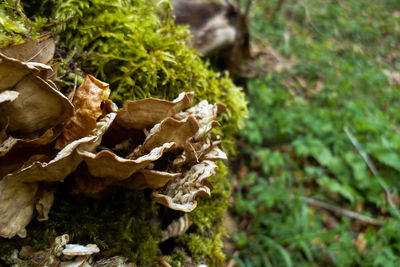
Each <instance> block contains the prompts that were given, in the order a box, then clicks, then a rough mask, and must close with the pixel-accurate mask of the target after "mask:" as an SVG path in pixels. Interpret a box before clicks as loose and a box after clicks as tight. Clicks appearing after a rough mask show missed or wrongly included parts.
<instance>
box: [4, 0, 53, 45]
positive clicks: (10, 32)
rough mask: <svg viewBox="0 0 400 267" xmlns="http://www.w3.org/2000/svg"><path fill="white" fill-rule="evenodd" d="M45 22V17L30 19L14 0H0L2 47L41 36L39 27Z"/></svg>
mask: <svg viewBox="0 0 400 267" xmlns="http://www.w3.org/2000/svg"><path fill="white" fill-rule="evenodd" d="M16 7H17V9H16ZM45 22H46V19H44V18H37V19H36V20H35V21H31V20H29V19H28V18H27V17H26V16H25V14H24V13H23V12H22V8H21V6H20V5H16V4H15V1H14V0H4V1H0V48H2V47H6V46H9V45H13V44H17V43H22V42H23V41H24V40H25V39H27V38H35V37H37V36H39V33H38V29H39V28H40V27H41V26H42V25H43V24H44V23H45Z"/></svg>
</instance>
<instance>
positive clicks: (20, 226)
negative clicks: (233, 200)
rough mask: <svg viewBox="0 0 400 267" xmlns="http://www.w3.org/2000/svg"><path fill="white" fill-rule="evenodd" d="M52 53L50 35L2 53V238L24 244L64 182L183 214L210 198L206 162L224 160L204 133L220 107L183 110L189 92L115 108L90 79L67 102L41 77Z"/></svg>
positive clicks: (215, 140) (104, 88)
mask: <svg viewBox="0 0 400 267" xmlns="http://www.w3.org/2000/svg"><path fill="white" fill-rule="evenodd" d="M27 51H29V52H30V54H29V53H28V52H27ZM53 54H54V40H53V39H52V38H51V37H49V36H44V37H42V38H39V39H37V40H30V41H28V42H26V43H24V44H21V45H17V46H11V47H9V48H6V49H1V50H0V214H1V215H2V216H0V236H1V237H5V238H12V237H13V236H15V235H18V236H20V237H25V236H26V230H25V227H26V225H27V224H28V223H29V222H30V221H31V220H32V218H33V217H34V214H35V210H36V213H37V215H38V216H37V219H38V220H39V221H43V220H47V219H48V214H49V211H50V209H51V206H52V204H53V200H54V191H55V188H56V187H55V186H54V184H55V183H57V182H62V181H64V179H65V178H66V177H67V176H68V175H70V174H72V177H73V179H74V185H73V188H72V191H71V192H72V193H77V194H85V195H88V196H90V197H98V196H101V194H102V193H103V191H105V189H107V188H109V187H111V186H124V187H127V188H134V189H143V188H150V189H152V190H153V193H152V198H153V199H154V200H155V201H157V202H158V203H160V204H163V205H165V206H167V207H169V208H171V209H175V210H180V211H185V212H189V211H192V210H193V209H194V208H195V207H196V200H195V198H196V196H197V195H205V196H209V195H210V192H211V189H212V185H211V184H210V183H209V182H208V181H207V179H208V178H209V177H210V176H212V175H213V174H214V172H215V168H216V165H215V163H213V161H215V160H219V159H226V155H225V153H224V152H223V151H222V150H221V148H220V144H221V141H220V140H219V137H218V136H217V135H216V134H214V133H213V132H212V131H211V130H212V128H214V127H216V126H218V125H219V123H218V122H217V121H216V117H217V114H218V113H219V112H222V111H224V110H225V107H224V106H223V105H222V104H215V105H212V104H209V103H208V102H207V101H202V102H200V103H199V104H197V105H195V106H193V107H191V108H189V107H190V106H191V105H192V102H193V98H194V94H193V93H192V92H189V93H181V94H180V95H179V96H178V98H176V99H175V100H173V101H167V100H160V99H153V98H150V99H142V100H136V101H126V102H125V103H124V104H123V108H121V109H119V110H118V108H117V107H116V105H115V104H114V103H112V101H110V100H108V96H109V94H110V89H109V87H108V84H106V83H104V82H101V81H99V80H97V79H96V78H94V77H93V76H90V75H88V76H87V77H86V79H85V81H84V82H83V84H82V85H81V86H80V87H79V88H78V89H77V90H76V92H75V93H74V94H73V95H72V96H71V97H70V98H67V97H65V96H64V95H63V94H61V93H60V92H59V91H58V89H57V88H56V87H55V86H54V84H53V83H52V82H50V81H49V80H47V78H46V77H48V73H46V72H47V71H50V70H51V71H53V70H52V69H51V68H50V67H49V66H47V65H44V64H45V63H48V62H49V61H50V60H51V58H52V56H53ZM53 72H54V71H53ZM70 99H71V100H70ZM186 108H189V109H187V110H186V111H184V109H186ZM78 166H79V168H78ZM64 248H65V246H64ZM80 248H81V251H88V250H91V249H92V248H87V247H83V248H82V247H80ZM68 249H72V247H68V248H65V250H64V251H65V253H67V254H68V253H70V252H68V251H69V250H68ZM73 249H75V248H73ZM65 253H64V254H65ZM71 253H73V252H71ZM79 253H80V252H79ZM82 253H83V254H74V255H86V254H85V253H86V252H82ZM58 254H59V253H58ZM68 255H69V254H68ZM71 255H72V254H71ZM54 259H55V258H54ZM77 260H78V259H77ZM71 264H73V262H71Z"/></svg>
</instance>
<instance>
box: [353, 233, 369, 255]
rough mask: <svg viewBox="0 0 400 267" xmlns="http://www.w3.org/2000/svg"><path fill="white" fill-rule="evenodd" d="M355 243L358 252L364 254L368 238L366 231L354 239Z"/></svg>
mask: <svg viewBox="0 0 400 267" xmlns="http://www.w3.org/2000/svg"><path fill="white" fill-rule="evenodd" d="M353 243H354V245H355V246H356V248H357V250H358V252H359V253H360V254H361V255H362V254H364V251H365V247H366V246H367V243H368V242H367V240H366V239H365V233H360V234H359V235H358V236H357V239H354V240H353Z"/></svg>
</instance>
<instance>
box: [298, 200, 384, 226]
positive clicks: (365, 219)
mask: <svg viewBox="0 0 400 267" xmlns="http://www.w3.org/2000/svg"><path fill="white" fill-rule="evenodd" d="M301 199H302V200H303V201H304V202H305V203H307V204H308V205H310V206H314V207H317V208H322V209H325V210H328V211H331V212H333V213H336V214H338V215H343V216H346V217H348V218H351V219H355V220H358V221H361V222H364V223H368V224H372V225H376V226H382V225H384V223H383V222H379V221H377V220H376V219H374V218H369V217H367V216H364V215H362V214H360V213H357V212H354V211H351V210H347V209H344V208H341V207H337V206H334V205H332V204H329V203H326V202H323V201H320V200H316V199H313V198H310V197H301Z"/></svg>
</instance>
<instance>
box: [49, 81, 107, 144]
mask: <svg viewBox="0 0 400 267" xmlns="http://www.w3.org/2000/svg"><path fill="white" fill-rule="evenodd" d="M109 95H110V88H109V86H108V84H106V83H103V82H101V81H100V80H97V79H96V78H94V77H93V76H91V75H87V76H86V78H85V81H84V82H83V84H82V85H81V86H80V87H79V88H78V89H77V91H76V93H75V96H74V99H73V101H72V104H73V105H74V107H75V115H74V116H73V117H72V118H70V119H69V120H68V121H67V123H66V125H65V127H64V130H63V132H62V134H61V136H60V137H59V138H58V139H57V141H56V145H55V148H56V149H62V148H63V147H65V146H66V145H67V144H69V143H71V142H72V141H74V140H76V139H79V138H81V137H83V136H86V135H87V134H88V133H89V132H90V131H91V130H93V129H94V128H95V127H96V121H97V119H98V118H99V117H100V116H101V115H102V110H101V103H102V102H103V101H104V100H107V99H108V96H109Z"/></svg>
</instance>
